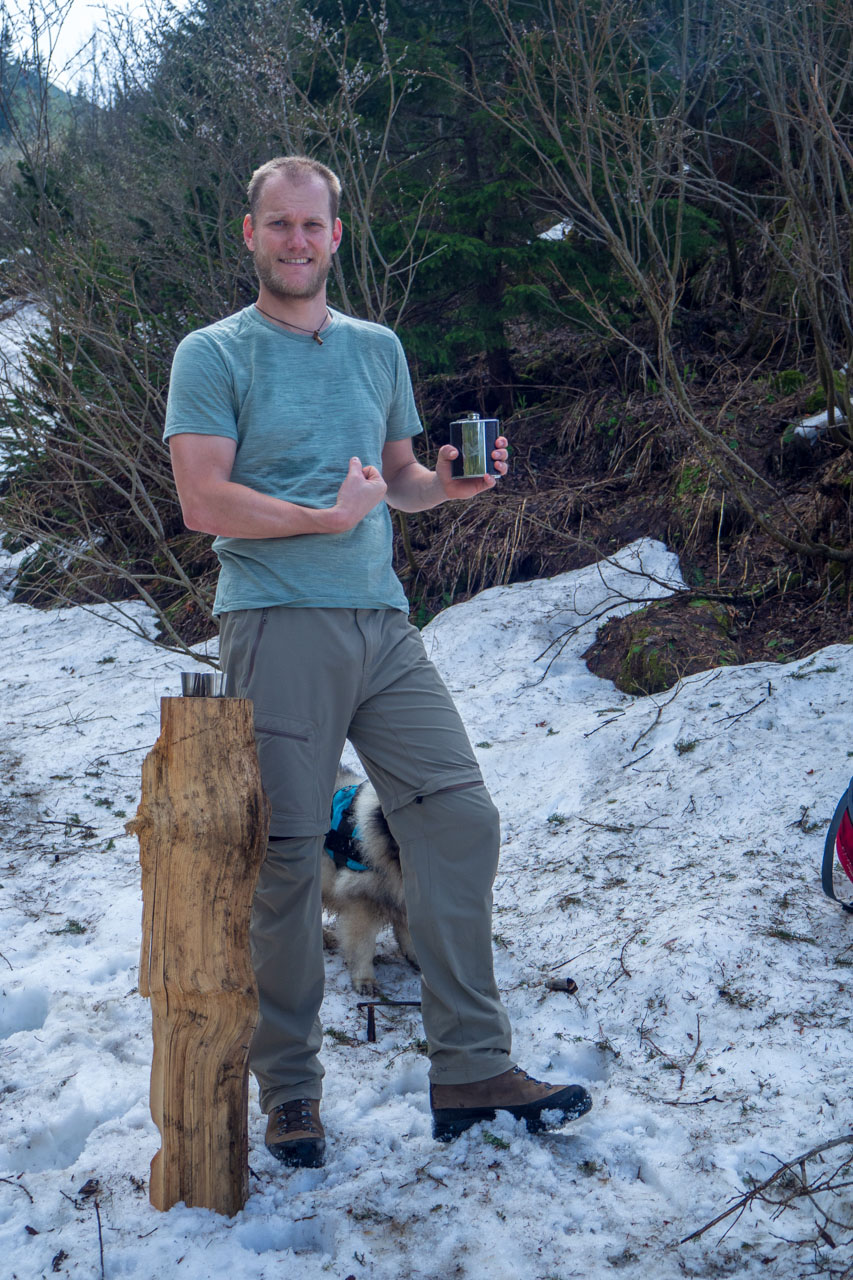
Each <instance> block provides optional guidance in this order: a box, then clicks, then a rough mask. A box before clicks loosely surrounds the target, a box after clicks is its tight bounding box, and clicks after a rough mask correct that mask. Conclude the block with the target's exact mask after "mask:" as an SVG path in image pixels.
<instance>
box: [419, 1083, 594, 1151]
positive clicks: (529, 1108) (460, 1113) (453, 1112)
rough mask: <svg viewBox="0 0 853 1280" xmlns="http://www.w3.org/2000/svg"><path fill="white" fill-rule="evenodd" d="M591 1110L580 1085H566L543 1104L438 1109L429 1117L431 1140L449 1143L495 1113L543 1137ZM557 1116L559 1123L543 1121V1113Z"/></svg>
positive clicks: (589, 1098)
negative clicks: (556, 1113)
mask: <svg viewBox="0 0 853 1280" xmlns="http://www.w3.org/2000/svg"><path fill="white" fill-rule="evenodd" d="M591 1106H592V1098H591V1097H590V1096H589V1094H588V1093H587V1091H586V1089H582V1088H581V1086H580V1085H577V1084H572V1085H568V1086H567V1087H566V1088H565V1089H561V1090H560V1091H559V1093H554V1094H552V1095H551V1097H550V1098H546V1099H544V1100H543V1101H542V1102H528V1103H525V1104H523V1105H521V1106H514V1107H438V1108H436V1109H435V1110H434V1111H433V1113H432V1136H433V1137H434V1138H435V1139H436V1141H437V1142H452V1141H453V1139H454V1138H458V1137H459V1135H460V1134H461V1133H464V1132H465V1130H466V1129H470V1128H471V1127H472V1125H475V1124H479V1123H480V1121H481V1120H494V1118H495V1116H496V1115H497V1113H498V1111H506V1112H508V1113H509V1115H511V1116H515V1118H516V1120H523V1121H524V1123H525V1124H526V1125H527V1131H528V1133H543V1132H544V1131H545V1130H547V1129H556V1128H559V1126H560V1125H563V1124H567V1123H568V1122H569V1121H570V1120H577V1119H579V1118H580V1116H583V1115H586V1113H587V1111H589V1109H590V1107H591ZM553 1111H557V1112H559V1119H558V1120H553V1121H545V1120H543V1118H542V1114H543V1112H553Z"/></svg>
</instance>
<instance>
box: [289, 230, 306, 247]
mask: <svg viewBox="0 0 853 1280" xmlns="http://www.w3.org/2000/svg"><path fill="white" fill-rule="evenodd" d="M287 244H288V246H289V247H290V248H291V249H304V248H305V246H306V245H307V244H308V237H307V236H306V234H305V232H304V231H303V229H302V227H290V228H289V229H288V233H287Z"/></svg>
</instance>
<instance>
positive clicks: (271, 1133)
mask: <svg viewBox="0 0 853 1280" xmlns="http://www.w3.org/2000/svg"><path fill="white" fill-rule="evenodd" d="M265 1142H266V1146H267V1151H269V1152H270V1154H271V1155H274V1156H275V1158H276V1160H281V1161H283V1162H284V1164H289V1165H297V1166H299V1167H301V1168H303V1169H319V1168H320V1165H321V1164H322V1163H323V1157H324V1155H325V1151H326V1134H325V1131H324V1129H323V1126H322V1124H321V1123H320V1103H319V1101H318V1100H317V1099H316V1098H295V1099H294V1100H293V1101H292V1102H282V1103H280V1104H279V1106H277V1107H273V1109H272V1111H271V1112H270V1114H269V1121H268V1123H267V1133H266V1138H265Z"/></svg>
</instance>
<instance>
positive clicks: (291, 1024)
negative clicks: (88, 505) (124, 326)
mask: <svg viewBox="0 0 853 1280" xmlns="http://www.w3.org/2000/svg"><path fill="white" fill-rule="evenodd" d="M248 198H249V213H248V214H247V215H246V218H245V220H244V224H243V236H244V240H245V242H246V246H247V248H248V250H249V252H250V253H252V255H253V257H254V262H255V269H256V272H257V275H258V280H259V293H258V299H257V302H256V303H255V304H254V305H252V306H249V307H246V308H245V309H244V310H242V311H238V312H237V313H236V315H232V316H228V317H227V318H226V319H224V320H220V321H218V322H217V323H216V324H212V325H210V326H208V327H207V328H205V329H200V330H198V331H196V332H195V333H191V334H190V335H189V336H188V337H186V338H185V339H184V341H183V342H182V343H181V344H180V346H179V347H178V350H177V352H176V354H175V361H174V365H173V369H172V381H171V386H170V391H169V404H168V410H167V415H166V431H165V435H166V437H167V438H168V439H169V444H170V448H171V453H172V465H173V468H174V473H175V480H176V483H177V487H178V493H179V496H180V500H181V506H182V510H183V513H184V519H185V521H186V524H187V525H188V527H189V528H191V529H197V530H201V531H202V532H206V533H211V534H215V535H216V540H215V542H214V544H213V545H214V549H215V551H216V553H217V555H218V557H219V560H220V564H221V572H220V576H219V584H218V588H217V594H216V601H215V605H214V611H215V613H216V614H217V615H218V617H219V621H220V629H221V655H222V663H223V666H224V668H225V670H226V672H227V675H228V687H229V691H230V692H231V693H232V694H233V695H236V696H239V697H246V698H250V699H252V701H253V703H254V708H255V734H256V740H257V745H258V755H259V759H260V764H261V773H262V776H263V781H264V787H265V789H266V792H267V795H268V796H269V798H270V801H271V805H272V815H271V821H270V840H269V848H268V852H267V858H266V860H265V862H264V865H263V867H262V869H261V874H260V877H259V880H258V887H257V892H256V895H255V903H254V908H253V914H252V961H253V965H254V968H255V973H256V976H257V979H258V990H259V1003H260V1018H259V1023H258V1028H257V1031H256V1033H255V1036H254V1039H253V1041H252V1047H251V1054H250V1063H251V1067H252V1070H253V1072H254V1073H255V1076H256V1077H257V1080H258V1083H259V1086H260V1099H261V1107H262V1109H263V1111H264V1112H266V1113H267V1114H268V1116H269V1121H268V1126H267V1133H266V1143H267V1147H268V1149H269V1150H270V1151H271V1152H272V1153H273V1155H275V1156H276V1157H277V1158H278V1159H280V1160H282V1161H284V1162H285V1163H286V1164H290V1165H307V1166H317V1165H319V1164H322V1163H323V1158H324V1149H325V1136H324V1132H323V1126H322V1124H321V1121H320V1112H319V1100H320V1096H321V1080H322V1077H323V1070H322V1067H321V1065H320V1062H319V1059H318V1051H319V1048H320V1042H321V1038H322V1036H321V1028H320V1022H319V1010H320V1003H321V1001H322V997H323V950H322V945H323V944H322V920H321V916H322V908H321V901H320V880H321V857H322V849H323V839H324V836H325V833H326V831H327V829H328V826H329V810H330V802H331V796H332V792H333V790H334V785H335V774H336V770H337V765H338V762H339V760H340V755H341V751H342V749H343V746H344V742H345V741H346V739H347V738H348V739H349V740H350V741H351V743H352V744H353V746H354V747H355V749H356V751H357V752H358V755H359V757H360V759H361V761H362V764H363V765H364V769H365V772H366V773H367V775H368V777H369V778H370V780H371V782H372V783H373V785H374V787H375V788H376V792H377V794H378V796H379V799H380V802H381V804H382V809H383V812H384V813H385V816H386V819H387V822H388V825H389V827H390V829H391V832H392V834H393V836H394V838H395V839H396V841H397V843H398V844H399V846H400V862H401V867H402V871H403V879H404V885H405V894H406V906H407V911H408V916H409V926H410V930H411V934H412V938H413V941H414V947H415V953H416V955H417V959H418V963H419V965H420V968H421V974H422V995H423V1020H424V1027H425V1030H426V1034H427V1043H428V1049H429V1056H430V1081H431V1088H430V1102H431V1108H432V1115H433V1132H434V1134H435V1136H436V1137H437V1138H439V1139H443V1140H446V1139H449V1138H452V1137H454V1136H455V1135H456V1134H458V1133H461V1132H462V1131H463V1130H464V1129H466V1128H468V1127H470V1125H472V1124H474V1123H476V1121H477V1120H480V1119H485V1118H490V1117H493V1116H494V1113H495V1111H496V1110H507V1111H510V1112H511V1113H512V1114H514V1115H516V1116H518V1117H521V1118H524V1119H525V1120H526V1121H527V1124H528V1127H529V1128H531V1129H534V1130H535V1129H540V1128H544V1127H545V1121H544V1119H543V1113H547V1115H548V1117H549V1118H557V1119H561V1120H568V1119H574V1118H575V1117H576V1116H578V1115H582V1114H583V1113H584V1112H585V1111H587V1110H588V1109H589V1107H590V1105H591V1102H590V1099H589V1096H588V1094H587V1093H586V1091H585V1090H584V1089H582V1088H581V1087H580V1086H578V1085H564V1086H559V1085H550V1084H543V1083H540V1082H539V1081H536V1080H533V1079H532V1078H531V1077H530V1076H528V1075H526V1074H525V1073H524V1072H523V1071H521V1070H520V1068H518V1067H517V1066H515V1064H514V1062H513V1060H512V1058H511V1057H510V1026H509V1021H508V1019H507V1016H506V1013H505V1011H504V1009H503V1006H502V1004H501V1001H500V998H499V995H498V992H497V988H496V986H495V981H494V975H493V970H492V951H491V945H492V943H491V892H492V883H493V881H494V876H495V871H496V868H497V859H498V846H499V826H498V815H497V812H496V810H495V807H494V805H493V804H492V802H491V799H490V798H489V795H488V793H487V791H486V788H485V786H484V785H483V780H482V777H481V775H480V770H479V768H478V765H477V761H476V758H475V756H474V753H473V751H472V750H471V746H470V743H469V741H468V738H467V735H466V733H465V729H464V727H463V725H462V722H461V720H460V718H459V715H458V712H457V711H456V708H455V707H454V705H453V702H452V700H451V698H450V695H449V693H448V691H447V689H446V688H445V686H444V684H443V683H442V681H441V679H440V677H439V675H438V673H437V671H436V670H435V668H434V666H433V665H432V663H431V662H429V660H428V659H427V656H426V653H425V651H424V646H423V643H422V641H421V637H420V634H419V632H418V631H417V630H416V629H415V628H414V627H412V626H410V624H409V622H408V616H407V615H408V605H407V602H406V597H405V595H404V592H403V589H402V586H401V585H400V582H399V581H398V579H397V577H396V576H395V574H394V571H393V568H392V556H391V551H392V532H391V521H390V516H389V510H388V508H389V506H391V507H396V508H398V509H400V510H403V511H423V510H426V509H427V508H429V507H434V506H436V505H438V504H439V503H441V502H445V501H447V500H451V499H470V498H474V497H476V496H477V495H479V494H482V493H485V492H486V491H487V490H489V489H491V488H493V487H494V485H495V478H494V477H493V476H480V477H474V478H467V479H454V478H453V477H452V475H451V464H452V460H453V458H454V457H455V456H456V451H455V449H453V448H452V447H451V446H449V445H445V446H444V447H443V448H441V449H440V450H439V453H438V458H437V462H436V468H435V470H434V471H430V470H428V469H427V468H426V467H423V466H422V465H421V464H420V463H418V462H417V460H416V459H415V456H414V453H413V450H412V437H413V436H415V435H417V434H418V433H419V432H420V431H421V425H420V422H419V420H418V415H417V411H416V409H415V404H414V399H413V396H412V388H411V383H410V379H409V373H408V369H407V366H406V359H405V356H404V354H403V350H402V347H401V345H400V343H399V341H398V339H397V337H396V336H395V334H394V333H392V332H391V330H389V329H386V328H384V327H383V326H381V325H376V324H370V323H368V322H366V321H362V320H356V319H353V318H352V317H349V316H345V315H343V314H341V313H340V312H337V311H332V310H331V309H330V308H329V306H328V305H327V301H326V279H327V276H328V273H329V269H330V267H331V262H332V256H333V255H334V254H335V253H336V252H337V250H338V247H339V245H340V242H341V235H342V228H341V223H340V220H339V218H338V204H339V199H340V183H339V182H338V179H337V177H336V176H335V175H334V174H333V173H332V172H331V170H329V169H327V168H325V166H323V165H321V164H318V163H317V162H316V161H313V160H310V159H306V158H305V157H300V156H283V157H279V158H278V159H276V160H271V161H269V163H267V164H265V165H263V166H261V168H260V169H258V170H257V171H256V172H255V174H254V175H253V177H252V180H251V182H250V183H249V188H248ZM506 443H507V442H506V440H505V439H503V437H501V438H500V439H499V440H498V441H497V442H496V448H495V451H494V453H493V455H492V456H493V458H494V460H495V462H496V466H497V470H498V472H499V473H500V474H501V475H503V474H505V473H506V469H507V465H506V457H507V451H506Z"/></svg>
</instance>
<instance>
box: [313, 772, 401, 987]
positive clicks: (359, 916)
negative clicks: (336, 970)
mask: <svg viewBox="0 0 853 1280" xmlns="http://www.w3.org/2000/svg"><path fill="white" fill-rule="evenodd" d="M335 786H336V790H335V795H334V799H333V801H332V815H331V823H332V825H331V828H330V830H329V832H328V834H327V835H326V841H325V850H324V854H323V906H324V907H325V908H326V910H327V911H329V912H333V913H334V914H335V915H336V916H337V942H338V943H339V944H340V947H341V951H342V952H343V957H344V960H345V961H346V966H347V968H348V969H349V974H350V979H351V981H352V985H353V987H354V988H355V990H356V991H357V992H358V994H359V995H362V996H365V995H377V994H378V992H379V988H378V987H377V985H376V974H375V972H374V969H373V957H374V954H375V951H376V938H377V935H378V933H379V931H380V930H381V929H383V928H384V927H385V926H386V925H389V924H390V926H391V928H392V929H393V930H394V937H395V938H396V939H397V945H398V946H399V948H400V950H401V951H402V953H403V955H404V956H405V957H406V959H407V960H408V962H409V964H411V965H412V966H413V967H414V968H415V969H417V968H418V962H417V959H416V957H415V949H414V947H413V945H412V935H411V934H410V933H409V925H408V920H407V918H406V902H405V898H404V896H403V873H402V871H401V869H400V849H399V846H398V845H397V842H396V840H395V839H394V837H393V836H392V835H391V832H390V830H389V828H388V823H387V822H386V821H385V815H384V814H383V812H382V809H381V807H380V805H379V800H378V798H377V796H376V792H375V791H374V789H373V787H372V786H371V785H370V783H369V782H366V781H362V780H360V779H359V778H357V777H356V775H355V774H354V773H351V772H350V770H349V769H344V768H341V769H340V770H339V771H338V776H337V780H336V783H335ZM324 938H325V940H326V942H327V945H328V943H329V942H330V939H328V937H326V935H324Z"/></svg>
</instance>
